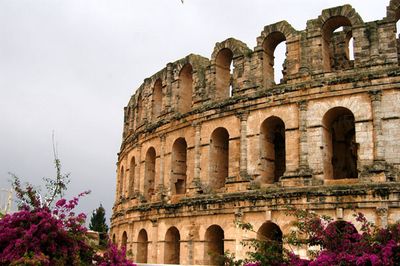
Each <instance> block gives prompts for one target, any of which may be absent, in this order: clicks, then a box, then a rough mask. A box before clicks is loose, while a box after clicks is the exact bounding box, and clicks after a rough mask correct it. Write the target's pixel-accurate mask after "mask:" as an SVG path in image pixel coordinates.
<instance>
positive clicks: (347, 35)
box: [322, 16, 354, 71]
mask: <svg viewBox="0 0 400 266" xmlns="http://www.w3.org/2000/svg"><path fill="white" fill-rule="evenodd" d="M341 28H342V29H343V30H339V31H338V29H341ZM352 35H353V34H352V25H351V22H350V20H349V19H348V18H346V17H343V16H336V17H332V18H330V19H328V20H327V21H326V22H325V24H324V25H323V27H322V59H323V63H324V70H325V71H332V70H341V69H348V68H349V67H352V66H353V64H352V61H350V57H351V56H350V54H349V50H350V49H349V41H350V39H351V38H352ZM353 45H354V44H353Z"/></svg>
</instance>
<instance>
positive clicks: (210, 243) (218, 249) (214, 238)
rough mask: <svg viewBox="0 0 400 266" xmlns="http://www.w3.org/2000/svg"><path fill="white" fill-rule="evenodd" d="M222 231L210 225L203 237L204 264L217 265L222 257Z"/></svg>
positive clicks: (216, 226) (223, 237)
mask: <svg viewBox="0 0 400 266" xmlns="http://www.w3.org/2000/svg"><path fill="white" fill-rule="evenodd" d="M224 239H225V236H224V230H223V229H222V228H221V227H220V226H219V225H211V226H210V227H208V228H207V230H206V233H205V235H204V242H205V247H204V259H205V260H206V261H205V264H209V265H218V263H219V261H220V259H221V257H222V256H223V255H224Z"/></svg>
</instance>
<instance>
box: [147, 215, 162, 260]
mask: <svg viewBox="0 0 400 266" xmlns="http://www.w3.org/2000/svg"><path fill="white" fill-rule="evenodd" d="M151 225H152V232H151V234H152V236H151V246H150V247H149V249H148V251H149V253H148V255H150V256H149V257H150V260H149V261H148V262H147V263H157V262H158V261H157V258H158V257H159V256H158V253H159V252H160V250H159V245H158V221H157V220H156V219H152V220H151Z"/></svg>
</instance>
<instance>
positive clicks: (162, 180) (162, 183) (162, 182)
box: [157, 134, 166, 200]
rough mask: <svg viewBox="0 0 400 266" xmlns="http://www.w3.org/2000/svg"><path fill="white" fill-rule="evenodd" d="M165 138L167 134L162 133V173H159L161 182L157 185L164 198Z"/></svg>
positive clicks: (160, 197)
mask: <svg viewBox="0 0 400 266" xmlns="http://www.w3.org/2000/svg"><path fill="white" fill-rule="evenodd" d="M165 139H166V135H165V134H162V135H160V142H161V148H160V175H159V181H158V182H159V183H158V187H157V191H158V194H159V195H158V196H159V197H158V198H159V199H160V200H162V197H163V194H164V156H165Z"/></svg>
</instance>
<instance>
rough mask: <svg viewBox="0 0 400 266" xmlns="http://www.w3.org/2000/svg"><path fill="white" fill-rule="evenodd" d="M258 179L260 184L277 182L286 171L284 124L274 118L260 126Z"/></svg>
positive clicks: (268, 119)
mask: <svg viewBox="0 0 400 266" xmlns="http://www.w3.org/2000/svg"><path fill="white" fill-rule="evenodd" d="M259 148H260V178H261V182H262V183H266V184H272V183H274V182H277V181H279V178H280V177H281V176H283V174H284V173H285V170H286V145H285V123H284V122H283V121H282V119H280V118H279V117H276V116H271V117H269V118H267V119H265V120H264V121H263V122H262V124H261V126H260V146H259Z"/></svg>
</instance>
